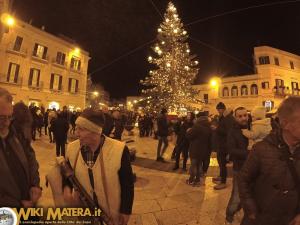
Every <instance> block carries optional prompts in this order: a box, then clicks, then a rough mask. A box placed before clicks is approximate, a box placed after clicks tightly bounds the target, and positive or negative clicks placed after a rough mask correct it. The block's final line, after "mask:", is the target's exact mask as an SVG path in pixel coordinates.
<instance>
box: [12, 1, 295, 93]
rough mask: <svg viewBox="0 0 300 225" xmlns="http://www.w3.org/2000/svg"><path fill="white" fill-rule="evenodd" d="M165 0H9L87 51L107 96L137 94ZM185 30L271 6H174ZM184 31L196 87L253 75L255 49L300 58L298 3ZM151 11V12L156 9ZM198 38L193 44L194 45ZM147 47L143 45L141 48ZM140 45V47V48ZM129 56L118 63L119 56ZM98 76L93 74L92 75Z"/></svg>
mask: <svg viewBox="0 0 300 225" xmlns="http://www.w3.org/2000/svg"><path fill="white" fill-rule="evenodd" d="M168 2H169V1H166V0H14V4H13V11H14V12H15V15H16V16H17V17H18V18H20V19H22V20H24V21H25V22H28V21H29V20H32V24H33V25H34V26H37V27H41V26H42V25H44V26H45V27H46V31H47V32H50V33H53V34H63V35H65V36H68V37H70V38H72V39H74V40H76V42H77V43H78V44H79V46H80V47H82V48H83V49H85V50H87V51H88V52H90V56H91V57H92V59H91V60H90V64H89V71H88V72H89V73H93V75H92V78H93V81H94V82H99V83H101V84H102V85H103V86H104V88H105V89H106V90H107V91H108V92H109V93H110V95H111V97H112V98H123V97H126V96H128V95H138V94H139V93H140V90H141V85H140V84H139V81H140V80H141V79H143V78H144V77H145V76H146V75H147V74H148V71H149V68H150V65H149V64H148V62H147V57H148V55H149V54H150V53H152V51H151V49H150V46H151V45H150V44H146V43H147V42H148V43H149V42H150V41H152V40H154V39H155V37H156V34H157V28H158V26H159V24H160V23H161V22H162V18H161V17H160V15H159V13H158V12H157V10H158V11H159V12H160V13H161V14H164V12H165V10H166V7H167V4H168ZM173 2H174V4H175V6H176V8H177V11H178V13H179V17H180V18H181V19H182V22H183V23H184V24H189V23H192V22H194V21H196V20H200V19H204V18H209V17H212V16H216V15H220V14H222V13H224V12H228V11H232V10H237V9H241V8H247V7H250V6H254V5H262V4H269V3H272V2H275V1H265V0H264V1H258V0H251V1H250V0H174V1H173ZM282 2H283V4H277V5H273V6H266V7H256V8H254V9H248V10H245V11H240V12H235V13H232V14H229V15H223V16H219V17H214V18H210V19H207V20H202V21H200V22H199V23H195V24H192V25H189V26H187V27H186V30H187V31H188V34H189V36H190V37H191V38H192V39H189V40H188V41H189V44H190V47H191V52H192V53H195V54H197V55H198V60H199V64H200V71H199V75H198V78H197V83H200V82H205V81H207V80H208V79H209V77H210V76H212V75H216V74H221V75H236V74H251V73H253V70H252V68H253V66H252V65H253V63H252V55H253V48H254V47H255V46H259V45H269V46H271V47H275V48H279V49H282V50H286V51H289V52H292V53H295V54H298V55H300V31H299V24H300V0H298V1H282ZM153 3H154V4H155V5H156V7H157V10H156V8H155V7H154V6H153ZM196 40H198V41H196ZM145 44H146V45H145ZM143 45H144V46H143ZM139 46H143V47H141V48H139V49H138V50H137V51H135V52H134V53H132V54H129V55H127V56H126V57H124V58H121V59H120V60H118V61H116V59H118V58H119V57H120V56H122V55H124V54H128V53H130V52H131V51H132V50H134V49H136V48H138V47H139ZM95 71H97V72H95Z"/></svg>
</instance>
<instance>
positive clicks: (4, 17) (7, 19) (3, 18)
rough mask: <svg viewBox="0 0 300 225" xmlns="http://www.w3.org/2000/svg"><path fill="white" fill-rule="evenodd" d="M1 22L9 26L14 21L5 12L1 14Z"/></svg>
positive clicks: (12, 24)
mask: <svg viewBox="0 0 300 225" xmlns="http://www.w3.org/2000/svg"><path fill="white" fill-rule="evenodd" d="M1 22H2V23H4V24H5V25H7V26H9V27H12V26H14V25H15V23H16V21H15V19H14V18H13V17H12V16H11V15H9V14H7V13H5V14H3V15H2V16H1Z"/></svg>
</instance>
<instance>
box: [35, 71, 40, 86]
mask: <svg viewBox="0 0 300 225" xmlns="http://www.w3.org/2000/svg"><path fill="white" fill-rule="evenodd" d="M38 71H39V73H38V77H37V82H36V85H37V87H39V86H40V74H41V71H40V70H38Z"/></svg>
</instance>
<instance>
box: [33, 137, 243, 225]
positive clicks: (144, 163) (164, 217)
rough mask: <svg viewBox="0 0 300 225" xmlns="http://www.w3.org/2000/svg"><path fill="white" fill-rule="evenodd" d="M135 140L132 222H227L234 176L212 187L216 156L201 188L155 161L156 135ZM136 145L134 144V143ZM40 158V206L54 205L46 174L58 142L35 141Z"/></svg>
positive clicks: (157, 224) (168, 164) (204, 224)
mask: <svg viewBox="0 0 300 225" xmlns="http://www.w3.org/2000/svg"><path fill="white" fill-rule="evenodd" d="M129 138H130V139H134V140H135V142H134V145H135V147H136V149H137V159H136V161H135V162H134V163H133V170H134V172H135V173H136V175H137V182H136V183H135V199H134V206H133V215H132V216H131V219H130V222H129V224H130V225H133V224H138V225H177V224H178V225H179V224H182V225H183V224H188V225H193V224H202V225H221V224H224V221H225V219H224V218H225V217H224V215H225V209H226V205H227V203H228V199H229V196H230V192H231V181H232V180H231V178H230V179H229V180H228V188H227V189H225V190H221V191H215V190H214V189H213V185H214V184H213V183H212V181H211V178H212V176H214V175H216V174H217V173H218V168H217V165H216V160H215V158H212V160H211V166H210V168H209V172H208V175H207V177H206V179H205V180H202V184H201V186H200V187H191V186H188V185H186V184H185V180H186V179H187V178H188V175H187V173H186V172H183V171H181V170H178V171H177V172H173V171H172V167H173V166H174V163H173V162H172V161H170V160H167V162H166V163H160V162H156V161H155V158H156V145H157V141H156V140H154V139H153V138H139V137H136V136H134V137H128V136H125V137H124V139H129ZM131 145H133V143H132V144H131ZM33 147H34V149H35V151H36V155H37V159H38V161H39V164H40V175H41V185H42V187H43V196H42V198H41V199H40V201H39V205H40V206H46V207H47V206H53V205H54V203H53V200H52V194H51V191H50V187H49V188H47V187H46V186H45V174H46V173H47V171H48V169H49V168H50V166H51V164H53V163H54V160H55V145H54V144H50V143H49V141H48V138H47V137H45V136H43V137H42V138H41V139H40V140H37V141H35V142H34V143H33ZM173 147H174V145H173V143H172V142H171V143H170V146H169V148H168V150H167V152H166V156H165V158H166V159H170V154H171V152H172V150H173ZM241 217H242V213H239V214H238V215H237V217H236V221H235V223H234V224H235V225H236V224H239V222H240V220H241Z"/></svg>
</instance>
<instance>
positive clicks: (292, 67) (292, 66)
mask: <svg viewBox="0 0 300 225" xmlns="http://www.w3.org/2000/svg"><path fill="white" fill-rule="evenodd" d="M290 66H291V69H292V70H293V69H295V67H294V62H293V61H290Z"/></svg>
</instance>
